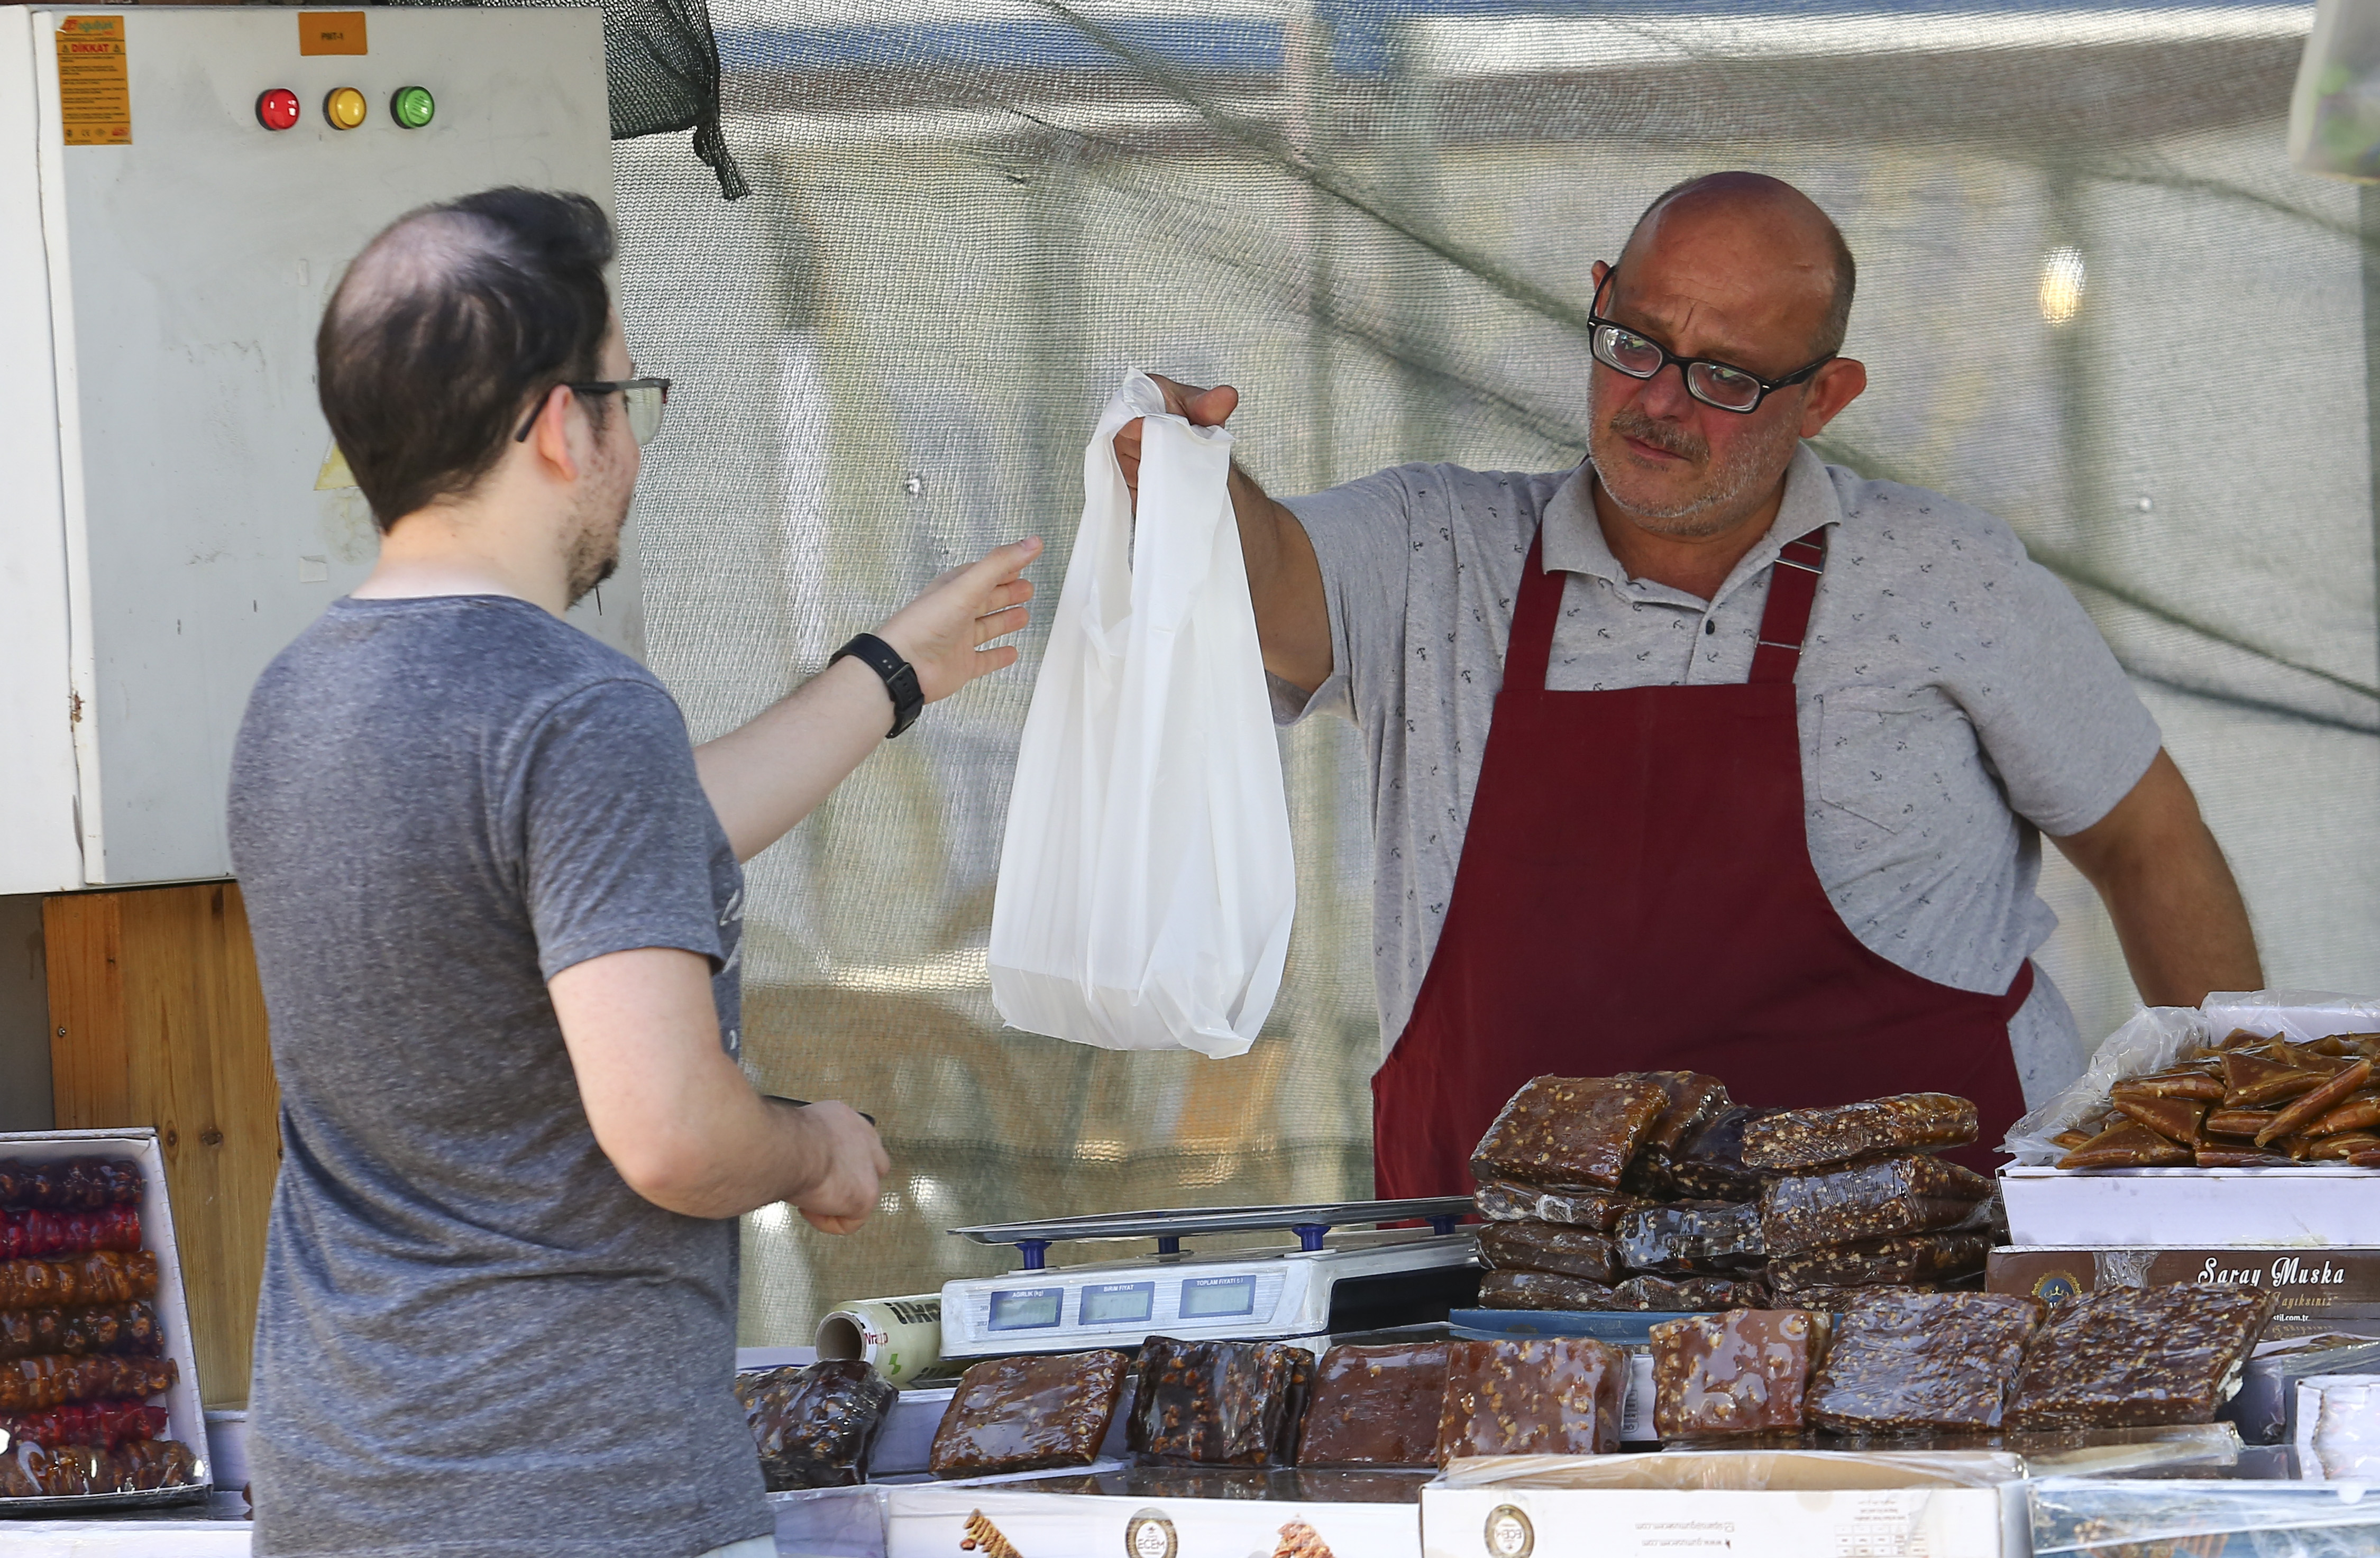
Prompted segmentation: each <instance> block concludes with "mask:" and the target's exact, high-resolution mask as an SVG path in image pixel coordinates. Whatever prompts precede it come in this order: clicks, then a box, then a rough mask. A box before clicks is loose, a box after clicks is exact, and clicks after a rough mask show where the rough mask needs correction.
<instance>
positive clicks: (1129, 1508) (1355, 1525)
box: [883, 1485, 1998, 1558]
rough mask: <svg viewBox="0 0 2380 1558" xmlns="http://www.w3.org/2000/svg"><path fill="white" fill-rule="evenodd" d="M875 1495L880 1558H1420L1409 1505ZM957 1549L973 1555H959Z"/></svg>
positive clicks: (1417, 1526) (1014, 1494)
mask: <svg viewBox="0 0 2380 1558" xmlns="http://www.w3.org/2000/svg"><path fill="white" fill-rule="evenodd" d="M883 1493H884V1503H885V1543H884V1550H885V1552H886V1554H887V1558H954V1555H955V1554H958V1553H961V1552H964V1551H974V1552H982V1551H984V1550H985V1549H984V1547H983V1545H982V1540H981V1539H980V1538H979V1537H976V1536H971V1534H970V1532H969V1522H970V1521H976V1520H980V1521H984V1522H988V1523H989V1524H990V1526H991V1528H994V1529H996V1530H997V1531H998V1532H999V1533H1000V1534H1001V1535H1002V1537H1004V1538H1006V1539H1007V1540H1008V1541H1009V1543H1010V1544H1011V1545H1012V1546H1014V1548H1015V1550H1016V1551H1017V1552H1024V1553H1029V1554H1032V1555H1033V1558H1043V1555H1045V1554H1051V1555H1060V1558H1073V1555H1075V1554H1086V1555H1088V1554H1098V1555H1099V1558H1107V1555H1109V1554H1111V1553H1112V1554H1119V1555H1121V1558H1248V1555H1249V1554H1250V1553H1257V1554H1265V1553H1270V1552H1275V1551H1277V1550H1278V1549H1279V1548H1280V1547H1281V1544H1282V1542H1283V1540H1284V1536H1285V1534H1286V1532H1287V1528H1289V1527H1290V1526H1291V1525H1292V1524H1293V1523H1294V1522H1303V1523H1304V1524H1305V1525H1306V1526H1307V1527H1310V1528H1312V1529H1313V1531H1314V1533H1315V1535H1316V1536H1318V1537H1319V1538H1320V1539H1321V1541H1322V1544H1323V1546H1325V1547H1327V1548H1328V1549H1330V1552H1331V1553H1332V1555H1333V1558H1420V1554H1421V1550H1422V1547H1421V1511H1420V1509H1419V1507H1418V1506H1416V1505H1414V1504H1410V1503H1324V1502H1319V1501H1318V1502H1314V1503H1305V1502H1302V1501H1297V1500H1291V1499H1247V1500H1241V1499H1203V1498H1172V1497H1139V1496H1127V1497H1116V1496H1111V1495H1107V1494H1099V1493H1056V1492H1026V1491H1014V1490H1011V1489H1008V1488H1002V1487H997V1486H992V1487H949V1486H941V1485H935V1486H912V1487H899V1486H896V1487H891V1488H886V1489H884V1490H883ZM1425 1496H1427V1495H1425ZM966 1541H974V1542H975V1544H976V1545H975V1546H974V1547H973V1548H972V1549H962V1548H961V1546H960V1543H962V1542H966ZM1582 1551H1584V1550H1583V1549H1582ZM1829 1558H1832V1555H1831V1554H1830V1555H1829ZM1949 1558H1956V1555H1949ZM1991 1558H1998V1553H1994V1554H1992V1555H1991Z"/></svg>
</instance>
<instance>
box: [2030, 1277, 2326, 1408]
mask: <svg viewBox="0 0 2380 1558" xmlns="http://www.w3.org/2000/svg"><path fill="white" fill-rule="evenodd" d="M2278 1302H2279V1297H2278V1296H2277V1294H2275V1293H2272V1292H2270V1291H2269V1290H2258V1289H2254V1288H2245V1287H2201V1286H2197V1285H2195V1284H2168V1285H2165V1286H2158V1287H2143V1288H2124V1287H2115V1288H2101V1289H2099V1290H2097V1291H2095V1292H2092V1293H2086V1294H2083V1295H2082V1296H2078V1297H2076V1298H2075V1299H2073V1300H2072V1301H2071V1302H2070V1303H2065V1304H2061V1305H2059V1306H2058V1308H2057V1310H2056V1311H2055V1312H2054V1313H2052V1314H2051V1316H2050V1317H2049V1323H2048V1324H2047V1325H2046V1326H2044V1327H2043V1328H2042V1330H2041V1333H2040V1335H2038V1336H2036V1337H2034V1340H2033V1345H2032V1346H2031V1348H2030V1349H2029V1350H2028V1351H2027V1352H2026V1354H2025V1360H2024V1372H2023V1374H2022V1377H2021V1378H2020V1380H2019V1381H2018V1383H2017V1389H2016V1395H2015V1399H2014V1400H2013V1402H2012V1403H2011V1404H2010V1409H2009V1410H2010V1421H2011V1423H2012V1424H2013V1425H2014V1426H2015V1427H2018V1428H2022V1429H2036V1428H2039V1429H2050V1428H2136V1427H2151V1426H2155V1425H2156V1424H2161V1423H2205V1422H2212V1421H2214V1419H2215V1409H2216V1407H2218V1406H2222V1405H2223V1403H2224V1402H2226V1401H2227V1400H2228V1399H2230V1396H2231V1393H2232V1392H2233V1391H2234V1390H2235V1389H2237V1388H2238V1385H2239V1382H2240V1371H2241V1369H2243V1368H2244V1367H2245V1366H2246V1363H2247V1358H2248V1354H2249V1352H2250V1350H2251V1349H2253V1347H2254V1346H2255V1345H2256V1340H2257V1338H2258V1337H2259V1336H2261V1335H2262V1334H2263V1333H2264V1330H2265V1322H2266V1321H2269V1320H2271V1319H2272V1317H2273V1309H2274V1307H2275V1305H2276V1304H2277V1303H2278Z"/></svg>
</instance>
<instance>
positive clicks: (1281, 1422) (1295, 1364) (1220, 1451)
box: [1125, 1336, 1314, 1466]
mask: <svg viewBox="0 0 2380 1558" xmlns="http://www.w3.org/2000/svg"><path fill="white" fill-rule="evenodd" d="M1313 1379H1314V1355H1313V1354H1312V1353H1310V1352H1307V1351H1306V1350H1305V1348H1303V1347H1292V1346H1285V1345H1281V1343H1278V1342H1184V1341H1178V1340H1176V1339H1174V1338H1172V1337H1170V1336H1151V1337H1150V1338H1148V1340H1147V1342H1146V1343H1144V1344H1143V1345H1142V1346H1141V1351H1140V1373H1139V1382H1138V1389H1137V1392H1136V1394H1135V1396H1134V1398H1133V1405H1132V1416H1131V1418H1130V1419H1129V1420H1128V1421H1127V1423H1126V1424H1125V1442H1127V1443H1128V1444H1129V1445H1130V1446H1131V1448H1132V1452H1133V1454H1134V1455H1137V1456H1139V1457H1141V1458H1143V1459H1145V1460H1148V1461H1153V1462H1158V1463H1162V1464H1171V1465H1199V1466H1264V1465H1268V1464H1271V1465H1291V1464H1294V1462H1295V1460H1296V1457H1297V1436H1298V1418H1299V1417H1300V1416H1301V1415H1302V1413H1303V1412H1304V1410H1305V1393H1306V1392H1307V1390H1309V1389H1310V1388H1311V1386H1312V1383H1313Z"/></svg>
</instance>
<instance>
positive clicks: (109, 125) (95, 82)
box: [58, 17, 132, 146]
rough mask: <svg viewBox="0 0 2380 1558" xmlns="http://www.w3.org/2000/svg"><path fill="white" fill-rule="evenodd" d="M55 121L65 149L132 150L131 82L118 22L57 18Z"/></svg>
mask: <svg viewBox="0 0 2380 1558" xmlns="http://www.w3.org/2000/svg"><path fill="white" fill-rule="evenodd" d="M58 120H59V127H60V128H62V129H63V130H64V131H65V133H66V143H67V145H69V146H129V145H131V144H132V80H131V76H130V74H129V65H128V61H127V59H126V56H125V53H124V18H122V17H65V18H60V20H59V22H58Z"/></svg>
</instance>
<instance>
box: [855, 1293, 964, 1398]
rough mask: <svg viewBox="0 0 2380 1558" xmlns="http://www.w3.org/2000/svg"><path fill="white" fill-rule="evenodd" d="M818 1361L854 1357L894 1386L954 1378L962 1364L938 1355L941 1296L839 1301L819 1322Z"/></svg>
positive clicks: (940, 1340)
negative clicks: (950, 1361) (946, 1361)
mask: <svg viewBox="0 0 2380 1558" xmlns="http://www.w3.org/2000/svg"><path fill="white" fill-rule="evenodd" d="M818 1355H819V1360H820V1362H826V1361H828V1360H831V1359H834V1358H856V1359H858V1360H859V1361H860V1362H862V1363H866V1364H869V1365H872V1366H873V1367H874V1369H876V1372H877V1373H879V1374H880V1375H882V1376H883V1377H884V1378H885V1379H887V1380H889V1381H891V1382H892V1383H893V1384H896V1385H917V1384H925V1383H928V1382H933V1381H938V1380H955V1379H957V1378H958V1377H959V1376H960V1375H961V1374H963V1373H965V1372H966V1365H965V1364H964V1363H945V1362H944V1361H943V1360H942V1296H941V1294H939V1293H913V1294H911V1295H909V1296H907V1297H905V1298H857V1299H854V1300H852V1301H851V1302H849V1303H845V1304H838V1305H836V1306H835V1307H834V1308H832V1309H831V1310H829V1311H828V1312H827V1314H826V1315H825V1317H824V1318H823V1319H821V1320H820V1321H819V1326H818Z"/></svg>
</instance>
